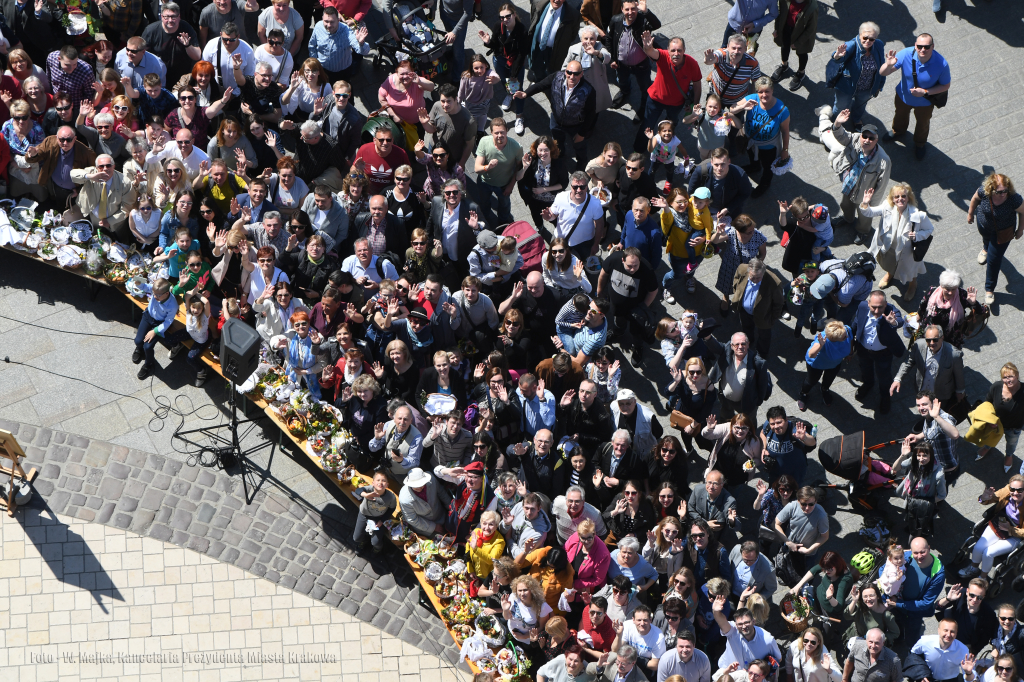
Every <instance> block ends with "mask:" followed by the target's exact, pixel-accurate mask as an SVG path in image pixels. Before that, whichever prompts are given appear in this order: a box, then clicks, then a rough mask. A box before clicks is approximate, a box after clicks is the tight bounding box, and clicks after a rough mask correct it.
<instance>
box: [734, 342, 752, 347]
mask: <svg viewBox="0 0 1024 682" xmlns="http://www.w3.org/2000/svg"><path fill="white" fill-rule="evenodd" d="M729 345H731V346H732V347H733V348H746V347H747V346H749V345H750V344H749V343H747V342H746V341H742V342H740V343H733V344H729Z"/></svg>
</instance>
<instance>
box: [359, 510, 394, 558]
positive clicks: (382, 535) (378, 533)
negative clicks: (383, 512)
mask: <svg viewBox="0 0 1024 682" xmlns="http://www.w3.org/2000/svg"><path fill="white" fill-rule="evenodd" d="M369 520H370V519H367V518H366V517H365V516H363V514H362V512H360V513H358V514H356V527H355V528H354V529H353V530H352V541H353V542H355V543H356V544H357V545H361V544H362V543H364V542H366V536H367V535H369V536H370V544H371V545H373V548H374V549H376V550H381V549H384V547H386V546H387V545H386V544H385V543H387V542H390V538H389V537H388V535H387V531H385V530H384V525H383V520H381V521H378V523H380V524H381V525H380V526H378V527H377V530H375V531H374V532H373V535H370V534H369V533H367V532H366V522H367V521H369Z"/></svg>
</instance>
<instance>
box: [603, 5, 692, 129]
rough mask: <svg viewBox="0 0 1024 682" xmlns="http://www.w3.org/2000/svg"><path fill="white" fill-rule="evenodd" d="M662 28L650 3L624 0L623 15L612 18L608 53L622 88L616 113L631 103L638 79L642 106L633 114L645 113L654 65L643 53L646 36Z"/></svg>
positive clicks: (617, 98)
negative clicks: (651, 9) (647, 33)
mask: <svg viewBox="0 0 1024 682" xmlns="http://www.w3.org/2000/svg"><path fill="white" fill-rule="evenodd" d="M659 28H661V20H659V19H658V17H656V16H655V15H654V12H651V11H650V10H648V9H647V0H624V2H623V3H622V13H621V14H616V15H615V16H613V17H612V20H611V24H610V26H609V27H608V51H609V52H611V55H612V62H611V64H610V66H611V67H612V69H614V71H615V74H614V75H615V84H616V85H618V86H619V94H617V95H616V96H615V97H614V98H613V99H612V108H613V109H619V108H621V107H622V105H623V104H625V103H626V102H628V101H629V96H630V94H631V93H632V91H633V81H632V79H633V78H635V79H636V84H637V85H638V86H640V106H639V107H637V108H636V109H635V110H634V111H636V112H637V113H641V112H643V111H645V110H646V108H647V97H648V95H647V89H648V88H649V87H651V62H650V61H649V56H648V55H647V54H646V52H645V50H644V38H643V35H644V32H653V31H657V30H658V29H659ZM655 59H657V57H655ZM697 99H698V100H699V99H700V98H699V97H698V98H697Z"/></svg>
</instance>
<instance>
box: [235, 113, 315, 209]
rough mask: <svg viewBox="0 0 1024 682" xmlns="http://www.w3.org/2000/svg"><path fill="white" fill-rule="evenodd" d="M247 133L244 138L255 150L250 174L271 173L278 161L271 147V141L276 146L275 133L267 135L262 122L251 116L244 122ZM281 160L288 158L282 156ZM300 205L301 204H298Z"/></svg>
mask: <svg viewBox="0 0 1024 682" xmlns="http://www.w3.org/2000/svg"><path fill="white" fill-rule="evenodd" d="M246 125H247V127H248V132H246V134H245V137H246V139H247V140H249V144H251V145H252V148H253V149H255V150H256V165H255V166H254V167H253V168H252V172H253V173H254V174H255V175H263V174H264V173H266V172H267V171H268V170H269V171H271V172H272V171H273V170H274V169H275V168H277V162H278V161H279V160H280V159H278V158H277V153H276V151H275V149H276V148H275V147H273V146H271V142H270V141H271V140H273V141H274V142H273V144H276V143H277V142H276V140H277V138H276V135H277V133H268V131H267V128H266V126H265V125H264V124H263V121H261V120H260V118H259V117H258V116H256V115H251V116H249V117H248V119H247V120H246ZM281 158H282V159H284V158H288V157H287V156H282V157H281ZM300 205H301V204H300Z"/></svg>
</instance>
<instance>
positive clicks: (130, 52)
mask: <svg viewBox="0 0 1024 682" xmlns="http://www.w3.org/2000/svg"><path fill="white" fill-rule="evenodd" d="M124 51H125V52H127V53H128V54H138V53H140V52H144V51H145V50H133V49H132V48H130V47H126V48H124Z"/></svg>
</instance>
